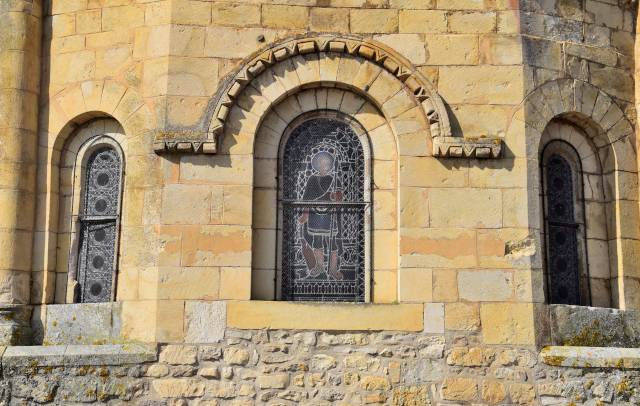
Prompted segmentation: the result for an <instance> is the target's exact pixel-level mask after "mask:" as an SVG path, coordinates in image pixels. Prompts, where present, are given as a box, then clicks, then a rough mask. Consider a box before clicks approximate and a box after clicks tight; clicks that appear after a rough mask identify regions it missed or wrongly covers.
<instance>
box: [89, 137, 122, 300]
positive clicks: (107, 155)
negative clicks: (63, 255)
mask: <svg viewBox="0 0 640 406" xmlns="http://www.w3.org/2000/svg"><path fill="white" fill-rule="evenodd" d="M121 178H122V164H121V162H120V157H119V156H118V153H117V152H116V151H115V150H114V149H113V148H110V147H105V148H100V149H98V150H96V151H95V152H94V153H93V154H92V155H91V157H89V161H88V163H87V176H86V183H85V195H84V215H83V217H82V219H81V229H80V257H79V261H78V285H79V287H80V292H79V295H80V297H79V301H80V302H81V303H95V302H108V301H110V300H111V293H112V290H113V274H114V266H115V256H116V236H117V225H118V224H117V222H118V216H119V211H120V207H119V206H120V204H119V203H120V183H121Z"/></svg>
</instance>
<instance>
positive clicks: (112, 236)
mask: <svg viewBox="0 0 640 406" xmlns="http://www.w3.org/2000/svg"><path fill="white" fill-rule="evenodd" d="M115 243H116V222H115V221H102V222H83V223H82V230H81V236H80V263H79V269H80V272H79V274H78V284H79V286H80V301H81V302H82V303H95V302H108V301H110V300H111V282H112V278H113V266H114V261H115Z"/></svg>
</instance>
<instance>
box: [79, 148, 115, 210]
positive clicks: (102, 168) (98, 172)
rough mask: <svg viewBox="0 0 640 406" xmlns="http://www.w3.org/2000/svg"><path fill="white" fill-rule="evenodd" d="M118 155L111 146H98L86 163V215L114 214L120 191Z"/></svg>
mask: <svg viewBox="0 0 640 406" xmlns="http://www.w3.org/2000/svg"><path fill="white" fill-rule="evenodd" d="M120 173H121V164H120V157H119V156H118V154H117V153H116V151H115V150H114V149H113V148H108V147H107V148H100V149H98V150H97V151H95V152H94V153H93V154H92V155H91V157H90V158H89V162H88V163H87V180H86V182H87V183H86V192H85V202H84V205H85V209H84V210H85V211H84V214H85V215H86V216H116V215H117V213H118V200H119V193H120Z"/></svg>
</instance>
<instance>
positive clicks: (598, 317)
mask: <svg viewBox="0 0 640 406" xmlns="http://www.w3.org/2000/svg"><path fill="white" fill-rule="evenodd" d="M550 315H551V333H552V336H553V342H554V343H556V344H557V345H570V346H583V347H628V348H634V347H638V346H639V345H640V330H638V328H637V324H635V323H637V321H639V320H640V315H639V314H638V312H635V311H626V312H624V313H623V312H621V311H619V310H615V309H603V308H595V307H581V306H563V305H552V306H550Z"/></svg>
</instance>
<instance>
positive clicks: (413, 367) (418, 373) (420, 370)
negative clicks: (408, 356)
mask: <svg viewBox="0 0 640 406" xmlns="http://www.w3.org/2000/svg"><path fill="white" fill-rule="evenodd" d="M440 379H442V368H441V367H440V365H438V364H436V363H435V362H433V361H431V360H417V361H411V362H409V364H408V365H407V370H406V372H405V374H404V378H403V382H405V383H414V382H435V381H439V380H440Z"/></svg>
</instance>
